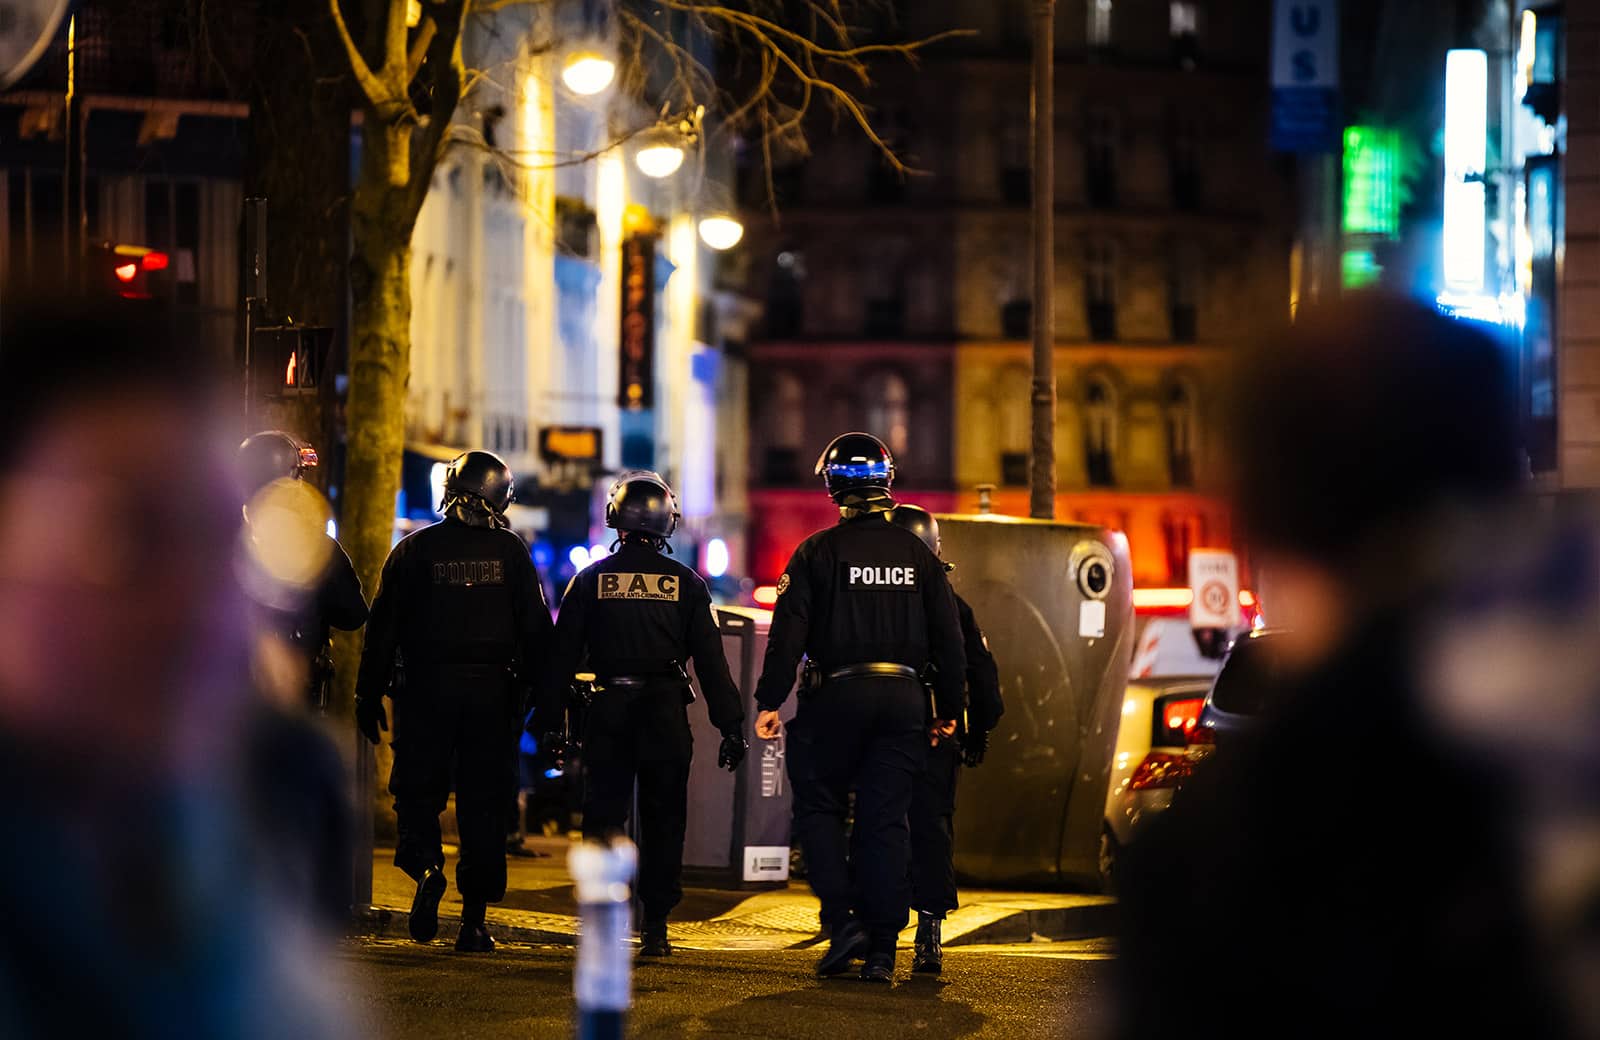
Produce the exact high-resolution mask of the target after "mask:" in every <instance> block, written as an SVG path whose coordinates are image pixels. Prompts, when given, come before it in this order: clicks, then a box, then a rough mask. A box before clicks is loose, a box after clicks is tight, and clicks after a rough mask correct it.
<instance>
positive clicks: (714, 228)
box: [700, 214, 744, 253]
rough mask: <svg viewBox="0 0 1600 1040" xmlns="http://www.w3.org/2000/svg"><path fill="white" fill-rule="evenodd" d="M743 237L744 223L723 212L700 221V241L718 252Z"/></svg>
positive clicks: (727, 248) (732, 245)
mask: <svg viewBox="0 0 1600 1040" xmlns="http://www.w3.org/2000/svg"><path fill="white" fill-rule="evenodd" d="M743 237H744V225H743V224H741V223H739V221H738V220H736V219H734V218H733V217H730V216H727V215H725V214H719V215H717V216H714V217H706V218H704V219H703V220H701V221H700V241H702V242H704V243H705V244H706V245H708V246H710V247H711V248H712V249H715V250H716V251H717V252H719V253H721V252H725V251H726V250H729V249H732V248H733V247H734V246H736V245H738V244H739V240H740V239H741V238H743Z"/></svg>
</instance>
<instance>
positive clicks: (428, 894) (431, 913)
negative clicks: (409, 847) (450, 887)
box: [410, 867, 445, 943]
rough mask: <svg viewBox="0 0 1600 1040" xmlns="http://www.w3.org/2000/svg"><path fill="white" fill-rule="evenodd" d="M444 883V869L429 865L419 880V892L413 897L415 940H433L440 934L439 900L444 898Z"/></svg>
mask: <svg viewBox="0 0 1600 1040" xmlns="http://www.w3.org/2000/svg"><path fill="white" fill-rule="evenodd" d="M444 884H445V882H444V871H443V870H442V869H441V868H439V867H429V868H428V871H427V873H425V874H423V875H422V880H421V881H418V882H417V894H416V895H415V896H413V897H412V899H411V921H410V925H411V939H412V941H413V942H419V943H425V942H433V938H434V936H436V935H438V934H439V900H441V899H443V898H444Z"/></svg>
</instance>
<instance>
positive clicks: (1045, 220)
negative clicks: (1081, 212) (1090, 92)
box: [1028, 0, 1056, 520]
mask: <svg viewBox="0 0 1600 1040" xmlns="http://www.w3.org/2000/svg"><path fill="white" fill-rule="evenodd" d="M1055 17H1056V5H1055V0H1034V4H1033V395H1032V403H1033V459H1032V465H1031V471H1030V473H1029V478H1030V479H1029V494H1028V515H1029V516H1032V517H1035V518H1038V519H1042V520H1053V519H1055V515H1056V444H1055V434H1056V359H1055V301H1054V293H1055V268H1056V264H1055V75H1054V73H1055V68H1054V63H1055V47H1054V43H1055Z"/></svg>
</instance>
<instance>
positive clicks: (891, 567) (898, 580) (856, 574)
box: [839, 563, 917, 592]
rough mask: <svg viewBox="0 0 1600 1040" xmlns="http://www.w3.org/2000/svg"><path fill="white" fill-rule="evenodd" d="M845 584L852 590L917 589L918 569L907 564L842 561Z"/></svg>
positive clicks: (893, 590) (902, 590) (913, 590)
mask: <svg viewBox="0 0 1600 1040" xmlns="http://www.w3.org/2000/svg"><path fill="white" fill-rule="evenodd" d="M839 566H840V567H841V568H842V569H843V571H844V585H845V587H846V588H848V589H851V590H856V589H881V590H884V591H886V592H915V591H917V569H916V568H915V567H912V566H909V565H905V564H881V563H842V564H840V565H839Z"/></svg>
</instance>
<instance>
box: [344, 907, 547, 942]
mask: <svg viewBox="0 0 1600 1040" xmlns="http://www.w3.org/2000/svg"><path fill="white" fill-rule="evenodd" d="M489 924H490V926H491V927H492V929H493V932H492V934H493V935H494V937H495V939H496V941H499V942H512V943H522V944H525V945H528V946H576V945H577V944H578V934H577V931H576V930H573V931H570V932H569V931H564V930H560V929H554V928H529V927H527V926H526V925H517V924H507V923H505V922H503V921H497V920H495V919H494V917H493V916H492V914H491V916H490V918H489ZM410 928H411V914H410V913H409V912H408V911H405V910H391V909H388V908H386V907H381V906H375V907H372V908H371V909H369V910H367V912H366V913H364V914H361V915H359V916H358V917H357V918H356V920H355V921H354V922H352V924H351V927H350V931H349V934H350V935H351V936H353V937H366V938H373V939H410V938H411V931H410ZM460 933H461V919H460V918H459V917H446V916H444V915H443V914H440V915H439V934H438V935H437V936H436V937H435V938H434V940H433V941H434V942H450V943H454V942H455V941H456V936H457V935H459V934H460Z"/></svg>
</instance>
